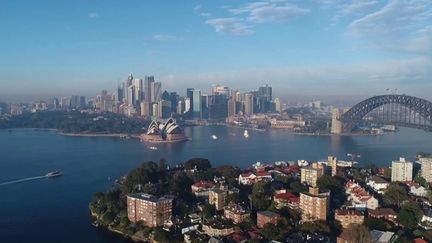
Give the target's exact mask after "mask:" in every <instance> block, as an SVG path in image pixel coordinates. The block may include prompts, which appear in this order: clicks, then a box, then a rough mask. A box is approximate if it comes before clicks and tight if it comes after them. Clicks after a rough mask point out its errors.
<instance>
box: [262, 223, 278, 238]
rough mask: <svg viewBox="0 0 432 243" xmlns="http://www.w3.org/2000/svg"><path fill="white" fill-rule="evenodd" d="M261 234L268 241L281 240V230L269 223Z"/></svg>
mask: <svg viewBox="0 0 432 243" xmlns="http://www.w3.org/2000/svg"><path fill="white" fill-rule="evenodd" d="M261 234H262V235H263V236H264V238H266V239H267V240H277V239H279V229H278V227H276V226H275V225H273V224H270V223H267V224H265V225H264V227H263V229H262V230H261Z"/></svg>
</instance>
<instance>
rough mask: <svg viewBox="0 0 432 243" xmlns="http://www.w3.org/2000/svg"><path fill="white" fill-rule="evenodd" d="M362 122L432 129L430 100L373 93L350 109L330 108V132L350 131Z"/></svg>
mask: <svg viewBox="0 0 432 243" xmlns="http://www.w3.org/2000/svg"><path fill="white" fill-rule="evenodd" d="M365 122H369V123H376V124H391V125H398V126H404V127H413V128H418V129H423V130H426V131H432V102H430V101H427V100H425V99H421V98H417V97H413V96H408V95H397V94H391V95H379V96H374V97H371V98H369V99H366V100H363V101H361V102H360V103H358V104H356V105H355V106H353V107H351V108H350V109H346V110H344V111H341V110H339V109H335V110H333V117H332V133H334V134H348V133H351V132H352V131H353V129H355V128H356V127H357V126H358V125H359V124H362V123H365Z"/></svg>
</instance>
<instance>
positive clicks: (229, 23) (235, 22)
mask: <svg viewBox="0 0 432 243" xmlns="http://www.w3.org/2000/svg"><path fill="white" fill-rule="evenodd" d="M205 23H206V24H208V25H211V26H213V27H214V28H215V30H216V32H218V33H228V34H233V35H250V34H253V33H255V31H253V30H252V29H251V26H248V25H246V24H244V23H243V22H242V20H241V19H239V18H216V19H208V20H206V21H205Z"/></svg>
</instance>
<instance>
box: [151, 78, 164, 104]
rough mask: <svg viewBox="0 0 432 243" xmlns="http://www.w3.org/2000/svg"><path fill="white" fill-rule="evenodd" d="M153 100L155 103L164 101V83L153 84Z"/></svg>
mask: <svg viewBox="0 0 432 243" xmlns="http://www.w3.org/2000/svg"><path fill="white" fill-rule="evenodd" d="M151 98H152V102H153V103H157V102H159V101H161V100H162V83H161V82H153V83H151Z"/></svg>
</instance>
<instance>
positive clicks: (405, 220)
mask: <svg viewBox="0 0 432 243" xmlns="http://www.w3.org/2000/svg"><path fill="white" fill-rule="evenodd" d="M422 216H423V212H422V210H421V209H420V207H419V206H418V205H417V204H416V203H414V202H407V203H405V204H404V205H402V208H401V210H400V211H399V213H398V215H397V220H398V222H399V223H400V224H402V225H403V226H404V227H406V228H408V229H411V230H412V229H414V228H416V227H417V224H418V222H420V220H421V218H422Z"/></svg>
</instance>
